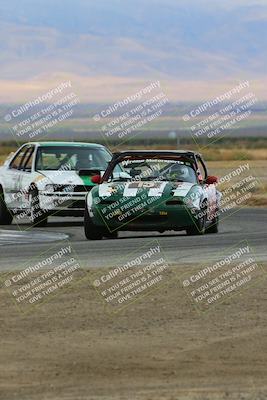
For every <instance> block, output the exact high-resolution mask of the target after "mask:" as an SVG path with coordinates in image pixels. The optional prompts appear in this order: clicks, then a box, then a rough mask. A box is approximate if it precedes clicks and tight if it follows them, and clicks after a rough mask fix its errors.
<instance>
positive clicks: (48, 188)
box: [44, 184, 55, 192]
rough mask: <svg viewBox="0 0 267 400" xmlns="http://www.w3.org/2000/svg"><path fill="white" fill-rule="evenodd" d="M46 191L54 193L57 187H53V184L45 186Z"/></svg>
mask: <svg viewBox="0 0 267 400" xmlns="http://www.w3.org/2000/svg"><path fill="white" fill-rule="evenodd" d="M44 190H45V191H46V192H54V191H55V187H54V185H52V184H48V185H45V188H44Z"/></svg>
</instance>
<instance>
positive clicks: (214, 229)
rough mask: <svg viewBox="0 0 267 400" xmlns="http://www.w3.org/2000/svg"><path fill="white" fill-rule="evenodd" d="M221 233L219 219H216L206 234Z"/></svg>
mask: <svg viewBox="0 0 267 400" xmlns="http://www.w3.org/2000/svg"><path fill="white" fill-rule="evenodd" d="M218 232H219V217H218V216H217V217H215V218H214V219H213V220H212V223H211V225H210V226H208V227H207V228H206V233H218Z"/></svg>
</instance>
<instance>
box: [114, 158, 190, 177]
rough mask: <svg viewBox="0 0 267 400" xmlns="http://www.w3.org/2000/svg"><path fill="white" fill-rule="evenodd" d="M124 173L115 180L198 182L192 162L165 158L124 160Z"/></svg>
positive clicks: (122, 163)
mask: <svg viewBox="0 0 267 400" xmlns="http://www.w3.org/2000/svg"><path fill="white" fill-rule="evenodd" d="M117 165H119V166H121V167H122V169H123V171H124V173H121V174H120V175H119V176H118V177H115V176H114V174H113V179H112V180H113V181H114V180H121V181H122V180H141V181H150V180H153V181H155V180H158V181H171V182H190V183H198V179H197V174H196V172H195V170H194V168H193V166H192V164H191V163H190V162H183V161H177V160H164V159H155V158H153V159H143V160H140V159H138V160H123V161H121V162H120V163H119V164H117Z"/></svg>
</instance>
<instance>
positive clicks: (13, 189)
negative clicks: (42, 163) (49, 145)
mask: <svg viewBox="0 0 267 400" xmlns="http://www.w3.org/2000/svg"><path fill="white" fill-rule="evenodd" d="M27 150H28V146H27V145H25V146H23V147H22V148H21V149H20V150H19V152H18V153H17V154H16V155H15V156H14V157H13V158H12V160H11V161H10V163H9V165H8V166H7V169H6V171H5V174H4V176H3V180H4V192H5V202H6V204H7V207H8V208H11V209H14V208H17V206H18V205H19V199H18V197H17V192H18V182H19V176H20V166H21V162H22V160H24V156H25V153H26V152H27Z"/></svg>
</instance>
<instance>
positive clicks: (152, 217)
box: [92, 205, 196, 232]
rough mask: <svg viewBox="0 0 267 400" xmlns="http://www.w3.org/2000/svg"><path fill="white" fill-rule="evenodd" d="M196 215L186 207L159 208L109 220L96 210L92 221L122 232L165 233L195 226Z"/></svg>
mask: <svg viewBox="0 0 267 400" xmlns="http://www.w3.org/2000/svg"><path fill="white" fill-rule="evenodd" d="M194 215H195V214H194V213H192V212H191V211H190V209H189V208H188V207H186V206H185V205H175V206H165V207H164V208H162V206H161V207H158V208H156V209H154V210H153V211H150V210H147V211H144V212H143V213H140V214H139V215H132V216H128V217H126V218H123V216H120V215H117V216H115V217H114V218H111V219H107V218H105V216H104V215H103V214H102V213H101V210H100V209H98V210H94V215H93V217H92V221H93V223H94V224H95V225H97V226H105V227H107V228H108V229H109V230H111V231H112V230H122V231H160V232H161V231H165V230H175V231H179V230H184V229H186V228H187V227H190V226H192V225H194V224H195V222H194V221H195V219H196V218H195V216H194Z"/></svg>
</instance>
